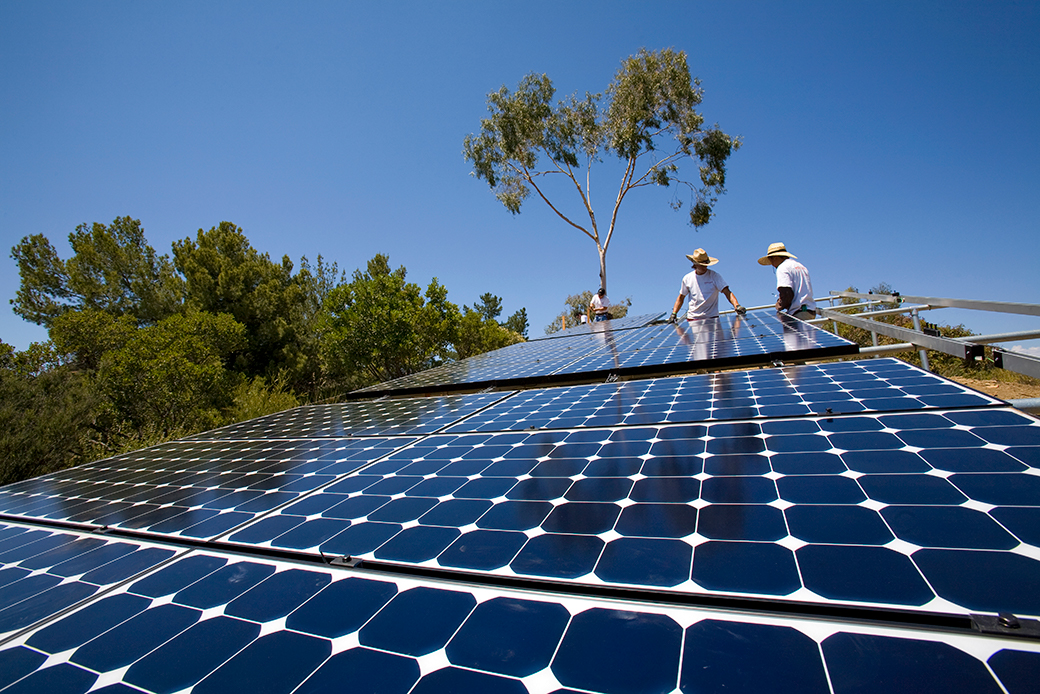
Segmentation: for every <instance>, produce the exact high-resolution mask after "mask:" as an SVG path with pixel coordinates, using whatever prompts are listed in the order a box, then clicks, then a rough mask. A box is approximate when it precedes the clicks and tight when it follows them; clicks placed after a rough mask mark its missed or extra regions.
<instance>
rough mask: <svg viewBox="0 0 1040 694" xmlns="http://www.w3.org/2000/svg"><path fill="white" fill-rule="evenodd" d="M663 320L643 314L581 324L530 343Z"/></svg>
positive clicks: (656, 315)
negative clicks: (605, 328)
mask: <svg viewBox="0 0 1040 694" xmlns="http://www.w3.org/2000/svg"><path fill="white" fill-rule="evenodd" d="M663 318H664V314H663V313H644V314H640V315H638V316H624V317H623V318H614V319H612V320H609V321H600V322H598V323H581V324H579V325H572V326H571V327H569V328H566V329H563V330H560V331H558V332H555V333H552V334H550V335H541V336H539V337H532V338H530V341H532V342H534V341H537V340H555V339H557V338H560V337H569V336H571V335H584V334H588V333H590V332H593V331H595V330H599V329H602V328H604V327H607V328H609V329H610V330H627V329H628V328H642V327H645V326H647V325H650V324H651V323H654V322H657V321H661V320H662V319H663Z"/></svg>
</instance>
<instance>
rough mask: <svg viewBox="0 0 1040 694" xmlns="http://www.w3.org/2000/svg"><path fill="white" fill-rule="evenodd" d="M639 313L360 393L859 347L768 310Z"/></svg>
mask: <svg viewBox="0 0 1040 694" xmlns="http://www.w3.org/2000/svg"><path fill="white" fill-rule="evenodd" d="M653 318H656V316H638V317H635V318H633V319H632V322H631V323H629V324H626V326H625V327H622V328H617V327H615V326H614V325H613V321H607V322H600V323H592V324H589V325H587V326H580V327H578V328H572V329H569V330H567V331H565V333H564V334H561V335H560V336H554V337H550V338H543V339H540V340H532V341H529V342H521V343H517V344H515V345H511V346H509V347H505V348H503V349H499V350H496V351H494V352H488V353H486V354H481V355H478V356H475V357H471V358H469V359H465V360H462V361H459V362H454V363H450V364H446V365H443V366H440V367H438V368H435V369H430V370H429V371H423V372H421V373H417V374H412V375H410V376H405V377H403V378H399V379H396V380H393V381H389V382H387V383H380V384H377V385H374V386H370V387H368V388H364V389H362V390H360V391H357V393H355V394H354V395H355V396H361V397H374V396H378V395H384V394H410V393H421V392H427V391H438V390H443V391H452V390H455V391H457V390H466V389H469V390H472V389H477V388H482V387H532V386H537V385H544V384H559V383H563V382H568V381H571V382H579V381H584V382H587V381H591V380H597V378H600V377H603V376H607V375H611V376H613V377H627V378H631V377H641V378H645V377H651V376H657V375H665V374H669V373H679V372H685V371H688V370H689V369H690V368H691V365H694V364H695V365H696V368H701V369H720V368H729V367H747V366H752V365H759V364H769V363H772V362H774V361H777V360H783V359H786V360H788V361H793V360H797V359H802V358H806V357H812V358H816V359H819V358H823V357H828V356H842V355H849V354H855V353H856V352H857V351H858V348H857V347H856V345H855V344H853V343H851V342H849V341H847V340H844V339H842V338H840V337H838V336H836V335H833V334H831V333H828V332H826V331H824V330H820V329H818V328H816V327H815V326H813V325H810V324H809V323H804V322H802V321H800V320H796V319H794V318H790V317H788V316H781V315H777V314H773V313H767V312H752V313H748V314H747V315H746V316H738V315H736V314H728V315H725V316H722V317H721V318H719V319H715V320H700V321H679V322H678V323H677V324H669V323H663V322H660V321H653V320H652V319H653Z"/></svg>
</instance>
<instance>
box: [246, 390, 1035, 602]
mask: <svg viewBox="0 0 1040 694" xmlns="http://www.w3.org/2000/svg"><path fill="white" fill-rule="evenodd" d="M1038 462H1040V423H1038V422H1036V421H1035V420H1033V419H1031V418H1028V417H1025V416H1023V415H1021V414H1018V413H1016V412H1014V411H1012V410H1009V409H1006V408H984V409H977V410H934V411H928V412H897V413H891V414H884V413H869V414H858V415H845V416H840V417H839V416H833V417H815V416H814V417H803V418H796V419H769V420H765V421H762V422H757V421H749V420H741V421H732V422H719V423H711V424H697V425H664V426H655V427H620V428H614V429H610V428H582V429H575V430H556V431H537V432H503V433H494V434H491V433H481V434H441V435H437V436H430V437H426V438H424V439H421V440H419V441H416V442H415V443H413V444H412V445H410V446H408V447H406V448H402V449H399V450H396V451H394V452H393V453H391V454H390V455H389V456H387V457H385V458H384V459H382V460H381V461H379V462H377V463H375V464H373V465H370V466H368V467H365V468H364V469H362V470H360V471H359V472H357V473H355V474H352V475H349V476H347V477H345V478H343V479H342V480H340V481H338V482H336V483H335V484H333V485H330V486H328V487H325V488H323V489H322V490H320V491H319V492H317V493H315V494H312V495H309V496H308V497H307V498H306V499H303V500H301V501H299V502H297V503H296V504H293V505H289V506H286V507H284V508H282V509H281V510H280V511H279V512H277V513H275V514H270V515H268V516H266V517H265V518H263V519H261V520H259V521H257V522H255V523H252V524H249V525H247V526H245V527H244V528H242V529H240V530H238V531H237V532H235V533H232V534H231V535H230V536H229V537H228V538H227V539H228V541H229V542H231V543H241V544H244V545H257V544H259V545H264V546H272V547H280V548H285V549H292V550H299V551H306V552H318V551H320V552H322V553H325V554H329V555H350V556H354V557H360V558H362V559H366V560H372V561H377V562H390V563H403V564H414V565H423V566H429V567H439V568H444V569H448V570H461V571H467V572H486V573H488V574H491V575H496V576H508V577H512V576H525V577H535V578H542V579H547V580H552V581H574V582H586V583H593V584H597V585H599V584H608V585H617V586H627V587H638V588H655V589H660V590H667V591H676V592H680V593H694V594H717V595H742V596H749V597H756V598H763V599H764V598H769V599H776V600H781V599H783V600H796V601H800V602H823V603H831V602H836V603H851V604H857V605H862V604H865V603H869V604H878V605H885V606H890V607H900V608H907V609H909V608H912V609H921V610H926V611H940V612H947V611H950V610H957V611H960V612H963V613H969V612H971V611H986V612H1013V613H1015V614H1027V615H1038V616H1040V593H1037V592H1036V590H1035V586H1036V585H1040V544H1033V543H1035V542H1037V540H1038V539H1040V538H1037V536H1036V531H1035V528H1036V527H1040V524H1038V521H1040V508H1038V507H1040V476H1038V475H1037V474H1036V473H1037V468H1034V467H1032V465H1035V464H1037V463H1038ZM967 567H970V571H965V570H964V569H965V568H967ZM980 576H985V577H986V580H985V581H983V582H982V583H981V584H980V582H979V578H980Z"/></svg>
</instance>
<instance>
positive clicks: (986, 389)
mask: <svg viewBox="0 0 1040 694" xmlns="http://www.w3.org/2000/svg"><path fill="white" fill-rule="evenodd" d="M950 380H953V381H957V382H958V383H961V384H963V385H966V386H968V387H969V388H974V389H975V390H979V391H982V392H983V393H985V394H986V395H992V396H993V397H995V398H1000V399H1001V400H1022V399H1024V398H1040V386H1038V385H1029V384H1026V383H1003V382H1002V381H988V380H979V379H976V378H960V377H956V378H951V379H950Z"/></svg>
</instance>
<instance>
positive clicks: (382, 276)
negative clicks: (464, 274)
mask: <svg viewBox="0 0 1040 694" xmlns="http://www.w3.org/2000/svg"><path fill="white" fill-rule="evenodd" d="M406 272H407V271H406V270H405V268H404V267H403V266H402V267H399V268H397V269H396V270H391V269H390V259H389V257H388V256H385V255H382V254H377V255H376V256H375V257H374V258H372V259H371V260H369V261H368V270H367V272H364V273H363V272H361V271H360V270H355V271H354V274H353V276H352V279H351V281H350V282H349V283H347V284H343V285H340V286H338V287H336V288H335V289H333V290H332V292H331V293H330V294H329V296H328V299H327V300H326V309H327V311H328V325H329V328H328V337H327V340H326V343H325V348H324V349H325V354H326V359H327V360H328V363H329V364H330V365H332V368H334V369H336V370H338V371H339V372H340V373H357V374H361V375H362V376H361V379H362V382H367V383H379V382H382V381H386V380H390V379H394V378H400V377H401V376H407V375H408V374H411V373H415V372H416V371H421V370H423V369H427V368H430V367H431V366H435V365H437V364H438V363H440V361H441V360H443V359H444V358H446V357H447V356H448V353H449V349H450V348H449V345H450V344H451V342H452V341H453V340H454V338H455V331H456V327H457V324H458V320H459V309H458V307H457V306H455V304H452V303H451V302H449V301H448V292H447V290H446V289H445V288H444V287H443V286H442V285H440V284H439V283H438V282H437V279H436V278H434V279H433V280H432V281H431V282H430V285H429V287H428V288H427V289H426V293H425V296H424V295H423V292H422V289H421V288H420V287H419V285H417V284H414V283H412V282H407V281H406V280H405V275H406Z"/></svg>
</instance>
